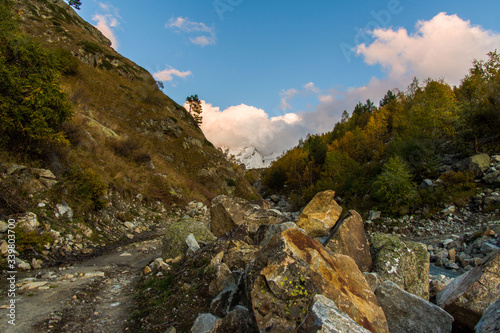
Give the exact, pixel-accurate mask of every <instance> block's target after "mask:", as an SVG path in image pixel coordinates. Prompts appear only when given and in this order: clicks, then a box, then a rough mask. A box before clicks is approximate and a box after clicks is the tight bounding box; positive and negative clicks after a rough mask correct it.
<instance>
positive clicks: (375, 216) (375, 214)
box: [368, 210, 382, 221]
mask: <svg viewBox="0 0 500 333" xmlns="http://www.w3.org/2000/svg"><path fill="white" fill-rule="evenodd" d="M381 215H382V212H381V211H378V210H370V216H369V217H368V220H369V221H373V220H376V219H379V218H380V216H381Z"/></svg>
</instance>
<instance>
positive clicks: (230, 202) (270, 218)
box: [210, 195, 286, 237]
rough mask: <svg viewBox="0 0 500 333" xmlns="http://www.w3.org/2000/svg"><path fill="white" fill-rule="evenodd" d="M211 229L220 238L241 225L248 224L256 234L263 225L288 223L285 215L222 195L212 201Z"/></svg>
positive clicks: (250, 230)
mask: <svg viewBox="0 0 500 333" xmlns="http://www.w3.org/2000/svg"><path fill="white" fill-rule="evenodd" d="M210 216H211V219H212V221H211V224H210V229H211V231H212V232H213V233H214V235H215V236H217V237H220V236H222V235H224V234H225V233H226V232H228V231H229V230H231V229H233V228H236V227H237V226H239V225H242V224H247V225H248V231H249V232H250V233H255V232H256V231H257V229H258V228H259V226H261V225H262V224H278V223H282V222H285V221H286V218H285V217H284V216H283V215H280V214H277V213H276V212H272V211H269V210H266V209H262V208H260V207H259V206H258V205H254V204H251V203H249V202H248V201H246V200H244V199H241V198H234V197H228V196H225V195H220V196H218V197H216V198H214V199H213V200H212V206H211V208H210Z"/></svg>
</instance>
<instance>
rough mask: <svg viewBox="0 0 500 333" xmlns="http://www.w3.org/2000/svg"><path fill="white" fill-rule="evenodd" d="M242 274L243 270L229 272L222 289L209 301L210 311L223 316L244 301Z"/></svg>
mask: <svg viewBox="0 0 500 333" xmlns="http://www.w3.org/2000/svg"><path fill="white" fill-rule="evenodd" d="M244 275H245V274H244V272H243V271H233V272H231V275H230V276H229V277H228V278H227V279H226V283H225V284H224V289H223V290H222V291H221V292H220V294H219V295H217V297H215V298H214V299H213V300H212V302H211V303H210V313H213V314H215V315H216V316H219V317H224V316H226V315H227V314H228V313H229V312H231V311H232V310H234V309H235V308H236V306H238V305H239V304H240V303H244V299H245V295H244V290H245V288H244Z"/></svg>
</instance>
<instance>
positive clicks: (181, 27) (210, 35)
mask: <svg viewBox="0 0 500 333" xmlns="http://www.w3.org/2000/svg"><path fill="white" fill-rule="evenodd" d="M165 27H166V28H167V29H172V30H173V31H176V32H184V33H188V34H191V35H196V36H193V37H190V38H189V40H190V41H191V43H193V44H194V45H199V46H207V45H212V44H215V42H216V34H215V28H214V27H209V26H207V25H206V24H205V23H202V22H195V21H191V20H190V19H189V18H187V17H176V18H171V19H170V20H169V21H168V22H167V23H166V24H165Z"/></svg>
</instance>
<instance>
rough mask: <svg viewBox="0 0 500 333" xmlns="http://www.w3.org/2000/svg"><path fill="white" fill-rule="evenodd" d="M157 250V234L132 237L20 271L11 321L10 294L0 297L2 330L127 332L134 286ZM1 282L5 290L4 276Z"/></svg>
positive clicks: (15, 331)
mask: <svg viewBox="0 0 500 333" xmlns="http://www.w3.org/2000/svg"><path fill="white" fill-rule="evenodd" d="M160 254H161V240H160V238H155V239H153V240H148V241H142V242H137V243H132V244H129V245H126V246H123V247H121V248H117V249H116V250H114V251H112V252H110V253H108V254H104V255H101V256H99V257H96V258H93V259H89V260H86V261H82V262H79V263H77V264H75V265H71V266H67V267H63V268H60V269H57V268H52V269H44V270H41V271H37V272H30V273H27V274H20V273H19V274H18V275H17V281H18V283H19V282H21V283H22V284H23V285H19V286H18V288H17V295H16V303H15V304H16V321H15V324H16V325H15V326H13V325H11V324H9V323H8V320H9V318H8V317H7V314H8V313H9V309H6V308H5V307H6V306H5V305H6V304H8V302H9V299H8V298H7V297H4V298H3V299H0V306H1V307H3V308H0V332H5V333H10V332H12V333H17V332H19V333H29V332H44V333H45V332H71V333H77V332H82V333H83V332H85V333H92V332H96V333H97V332H110V333H111V332H113V333H114V332H127V331H128V328H127V322H126V321H127V319H129V318H130V316H131V314H132V306H133V297H134V286H135V283H136V282H137V279H138V278H139V276H140V274H141V272H142V269H143V268H144V267H145V266H146V265H147V264H148V263H149V262H150V261H151V260H152V259H154V258H157V257H159V256H160ZM1 280H2V281H1V282H0V287H1V288H2V289H3V290H7V289H8V287H7V283H6V278H5V277H2V279H1Z"/></svg>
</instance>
